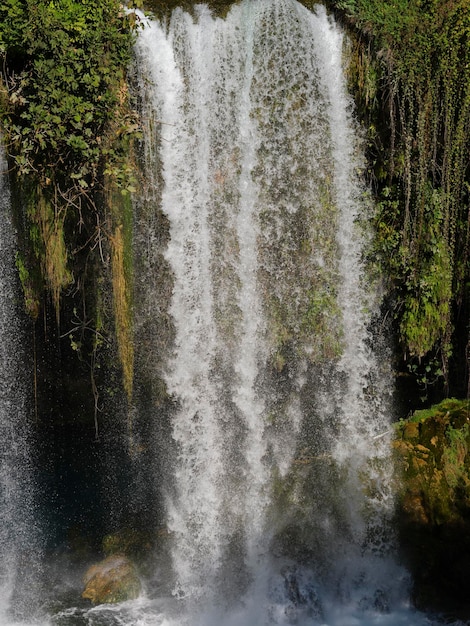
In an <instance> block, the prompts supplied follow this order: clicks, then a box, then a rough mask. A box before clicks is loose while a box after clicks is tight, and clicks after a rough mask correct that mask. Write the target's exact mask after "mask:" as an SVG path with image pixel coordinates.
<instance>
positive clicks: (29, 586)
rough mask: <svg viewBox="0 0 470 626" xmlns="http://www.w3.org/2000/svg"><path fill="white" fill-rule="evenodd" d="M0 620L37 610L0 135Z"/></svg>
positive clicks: (19, 341)
mask: <svg viewBox="0 0 470 626" xmlns="http://www.w3.org/2000/svg"><path fill="white" fill-rule="evenodd" d="M0 268H1V271H0V334H1V338H0V355H1V358H0V377H1V381H2V384H1V391H0V518H1V523H0V623H1V624H7V623H11V622H13V621H15V620H16V619H22V620H24V619H29V618H30V617H31V616H32V615H33V614H34V613H35V612H36V609H37V604H36V598H35V584H36V583H35V581H36V580H37V573H38V571H37V568H38V562H39V561H38V556H39V555H38V552H39V544H38V533H37V530H36V524H37V519H36V515H35V505H34V502H35V498H34V489H33V467H32V464H31V460H30V442H31V429H30V427H29V425H28V424H29V419H30V414H29V412H28V408H27V403H26V399H27V391H26V390H27V388H28V384H29V383H30V382H31V381H30V380H29V377H28V375H27V373H26V372H25V370H24V362H25V361H24V360H23V359H24V353H23V345H24V342H25V333H24V324H22V322H21V319H22V316H21V314H20V310H19V303H20V302H21V301H20V292H19V285H18V284H17V282H18V278H17V273H16V269H15V231H14V227H13V223H12V215H11V209H10V191H9V186H8V177H7V161H6V158H5V154H4V152H3V144H2V143H1V136H0Z"/></svg>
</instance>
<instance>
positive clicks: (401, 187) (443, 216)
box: [331, 0, 470, 379]
mask: <svg viewBox="0 0 470 626" xmlns="http://www.w3.org/2000/svg"><path fill="white" fill-rule="evenodd" d="M331 4H332V5H333V6H334V7H335V8H337V9H339V10H340V11H342V12H343V15H344V16H345V18H346V20H347V22H348V23H349V25H350V26H351V29H352V32H354V33H355V44H354V45H353V46H352V49H351V51H350V52H351V59H352V62H351V64H350V70H349V72H350V79H351V84H352V86H353V89H354V90H355V92H356V95H357V99H358V102H359V111H360V113H361V115H362V116H363V118H364V119H366V121H367V125H368V128H369V159H370V163H371V170H370V174H371V181H372V184H373V186H374V189H375V191H376V193H377V196H378V200H379V203H378V212H377V238H376V252H377V254H378V255H379V257H380V259H381V261H382V264H383V266H384V268H385V271H386V273H387V274H388V275H389V276H390V277H391V280H392V285H393V289H394V292H395V301H396V303H397V306H396V309H395V313H396V317H397V324H398V328H399V335H400V340H401V345H402V348H403V352H404V354H405V355H406V357H407V358H409V359H411V361H412V363H420V362H421V360H422V359H424V360H426V359H427V358H428V357H430V358H431V359H434V358H435V356H436V355H438V357H439V359H440V361H441V367H440V368H439V369H440V370H441V371H442V374H443V377H444V378H445V379H448V376H449V357H450V355H451V354H452V353H454V354H455V353H459V354H460V357H459V358H460V359H463V358H465V357H464V352H465V343H466V342H467V341H468V334H467V336H466V337H465V333H468V328H467V320H468V312H469V307H470V303H469V293H468V287H467V285H468V283H469V279H470V264H469V254H468V252H469V243H470V240H469V229H468V221H469V170H468V161H469V155H470V132H469V131H470V45H469V35H470V3H469V1H468V0H455V1H452V2H440V1H438V0H399V1H394V2H391V1H388V0H387V1H385V2H384V1H383V0H348V1H347V2H344V1H343V0H333V1H332V2H331Z"/></svg>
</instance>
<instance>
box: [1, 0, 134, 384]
mask: <svg viewBox="0 0 470 626" xmlns="http://www.w3.org/2000/svg"><path fill="white" fill-rule="evenodd" d="M132 31H133V26H132V21H131V20H129V19H128V17H127V16H126V15H125V13H124V11H123V9H122V6H121V5H120V3H119V2H118V0H99V2H94V1H93V2H92V1H91V0H79V1H78V0H38V1H34V2H33V1H32V0H6V1H5V2H3V3H2V4H1V5H0V61H1V63H2V67H3V72H2V77H1V79H0V126H1V129H2V134H3V135H4V140H5V144H6V147H7V151H8V155H9V159H10V163H11V165H12V172H13V175H14V178H15V179H16V187H17V190H18V193H17V194H16V195H17V196H19V197H20V200H19V201H18V210H19V213H20V216H19V218H18V224H19V226H20V239H21V248H22V249H21V251H20V253H19V256H18V267H19V270H20V275H21V282H22V284H23V288H24V292H25V302H26V308H27V310H28V312H29V313H30V315H31V316H32V317H33V318H34V319H35V318H36V317H37V315H38V313H39V310H40V307H41V306H42V302H43V299H44V293H46V294H51V296H52V300H53V303H54V305H55V309H56V313H57V316H59V311H60V307H61V297H62V293H63V291H64V289H65V288H66V287H68V286H69V285H72V284H73V283H74V286H73V287H72V289H71V290H70V293H74V294H81V297H82V298H83V299H87V300H88V304H87V306H85V304H83V306H82V305H80V307H79V308H80V309H83V310H86V314H84V319H83V328H84V329H85V330H88V329H91V330H92V334H93V332H94V331H93V328H92V326H93V324H92V326H90V320H89V314H90V311H91V312H92V315H94V316H95V318H96V319H95V323H94V327H95V330H96V328H97V327H98V324H100V323H101V322H99V321H98V320H99V319H102V315H101V312H100V311H99V310H98V308H99V302H100V301H101V299H100V298H99V297H98V296H97V295H96V294H94V295H93V291H95V290H96V289H98V288H99V287H98V282H99V281H98V280H97V278H96V276H94V275H93V271H94V272H96V268H97V267H99V265H100V263H101V265H102V266H104V265H106V263H107V257H110V256H111V254H110V253H109V252H108V251H107V250H109V249H110V248H111V249H112V250H114V249H115V247H114V246H113V242H114V241H115V236H114V233H115V232H116V230H117V229H119V228H121V227H122V225H123V223H124V221H126V219H127V218H125V217H124V216H123V214H122V211H121V209H122V203H121V202H120V201H119V200H118V199H117V198H116V195H115V194H114V193H113V194H110V193H109V192H108V189H109V188H112V189H113V190H114V189H118V190H120V192H121V194H129V193H132V192H133V191H135V189H136V176H135V173H134V171H135V170H134V167H133V162H132V157H131V140H132V138H133V137H136V136H137V134H138V132H139V124H138V120H137V116H136V114H135V113H134V112H133V111H132V109H131V107H130V103H129V96H128V90H127V86H126V82H125V79H126V69H127V66H128V63H129V61H130V58H131V53H132V43H133V32H132ZM110 202H113V204H114V207H113V206H110ZM91 268H94V270H92V269H91ZM121 270H122V268H121V266H120V265H119V264H118V265H116V263H114V262H113V263H112V270H111V271H112V273H114V274H115V273H116V272H119V271H121ZM112 283H113V285H114V286H116V285H118V284H120V283H119V277H118V276H116V275H115V276H114V277H113V280H112ZM126 287H127V288H130V285H129V280H128V281H127V283H126ZM115 296H116V298H117V299H118V300H119V299H121V300H122V294H121V292H120V291H119V292H118V293H117V294H115ZM90 301H92V302H91V303H90ZM74 310H75V308H74ZM126 315H127V316H128V317H129V318H130V309H129V307H127V309H126ZM126 324H127V327H129V325H130V321H129V320H128V321H127V322H126ZM121 325H122V322H121ZM117 335H118V340H121V339H122V340H124V339H125V340H126V341H128V340H129V336H128V335H126V336H125V337H124V339H123V334H122V333H119V332H118V333H117ZM77 345H80V346H81V345H82V342H80V344H77ZM88 347H89V350H90V351H91V353H92V354H91V360H92V362H93V363H94V362H95V360H96V359H95V357H96V349H97V348H96V345H95V342H94V341H93V340H91V341H89V342H88ZM120 348H122V347H121V346H120ZM124 351H125V349H124V348H122V349H120V353H123V352H124ZM123 369H124V370H125V371H127V374H126V375H125V377H127V378H128V377H129V376H130V374H129V372H128V369H129V367H128V365H125V364H124V365H123ZM126 389H129V384H128V383H126Z"/></svg>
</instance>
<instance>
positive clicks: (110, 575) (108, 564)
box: [82, 554, 141, 604]
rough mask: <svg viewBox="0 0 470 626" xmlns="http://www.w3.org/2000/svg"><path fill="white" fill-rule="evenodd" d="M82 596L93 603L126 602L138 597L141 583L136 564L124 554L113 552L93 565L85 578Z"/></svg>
mask: <svg viewBox="0 0 470 626" xmlns="http://www.w3.org/2000/svg"><path fill="white" fill-rule="evenodd" d="M83 583H84V585H85V589H84V591H83V593H82V598H87V599H88V600H91V601H92V602H93V604H104V603H113V602H124V601H125V600H133V599H134V598H137V597H138V595H139V593H140V590H141V583H140V579H139V576H138V574H137V570H136V567H135V565H134V564H133V563H132V562H131V561H130V560H129V559H128V558H127V557H126V556H124V555H122V554H113V555H112V556H109V557H108V558H106V559H104V561H101V562H100V563H97V564H96V565H92V566H91V567H90V568H89V569H88V571H87V573H86V574H85V576H84V578H83Z"/></svg>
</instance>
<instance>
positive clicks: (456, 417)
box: [394, 399, 470, 611]
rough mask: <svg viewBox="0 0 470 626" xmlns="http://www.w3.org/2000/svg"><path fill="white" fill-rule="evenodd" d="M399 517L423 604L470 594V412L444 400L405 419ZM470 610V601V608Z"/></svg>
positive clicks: (399, 445) (458, 600)
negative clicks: (407, 419)
mask: <svg viewBox="0 0 470 626" xmlns="http://www.w3.org/2000/svg"><path fill="white" fill-rule="evenodd" d="M394 447H395V450H396V452H397V458H398V466H399V468H400V470H401V481H400V484H401V489H400V492H399V498H398V507H397V517H398V524H399V529H400V537H401V545H402V547H403V553H404V558H405V561H406V562H407V565H408V567H409V568H410V570H411V573H412V574H413V578H414V595H415V602H416V604H417V605H418V606H421V607H423V608H425V607H429V606H432V605H434V607H435V608H439V609H444V610H445V609H446V606H452V607H454V608H455V607H457V606H458V605H461V606H462V607H463V606H464V605H468V603H469V598H470V411H469V403H468V402H467V401H458V400H452V399H451V400H444V401H443V402H441V404H439V405H436V406H434V407H432V408H431V409H428V410H425V411H417V412H415V414H414V415H413V416H412V418H411V419H410V420H409V421H407V422H400V424H398V426H397V435H396V439H395V442H394ZM464 608H466V609H468V610H469V611H470V606H468V607H464Z"/></svg>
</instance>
